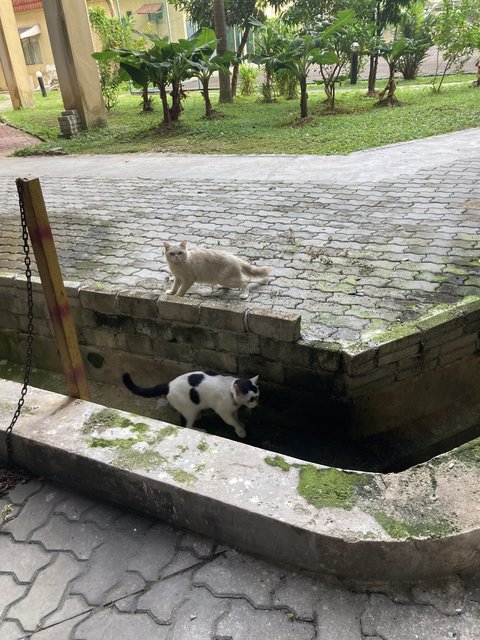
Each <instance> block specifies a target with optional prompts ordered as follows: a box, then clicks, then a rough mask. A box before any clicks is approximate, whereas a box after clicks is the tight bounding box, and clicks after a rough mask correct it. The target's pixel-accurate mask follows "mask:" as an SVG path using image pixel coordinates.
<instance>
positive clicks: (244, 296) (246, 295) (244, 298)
mask: <svg viewBox="0 0 480 640" xmlns="http://www.w3.org/2000/svg"><path fill="white" fill-rule="evenodd" d="M239 298H240V300H248V292H247V291H245V292H244V293H241V294H240V296H239Z"/></svg>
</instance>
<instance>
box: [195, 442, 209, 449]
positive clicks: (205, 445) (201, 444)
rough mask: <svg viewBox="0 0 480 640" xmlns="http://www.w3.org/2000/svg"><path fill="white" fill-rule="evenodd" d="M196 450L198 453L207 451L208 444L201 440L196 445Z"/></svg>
mask: <svg viewBox="0 0 480 640" xmlns="http://www.w3.org/2000/svg"><path fill="white" fill-rule="evenodd" d="M197 449H198V450H199V451H208V444H207V443H206V442H205V440H201V441H200V442H199V443H198V444H197Z"/></svg>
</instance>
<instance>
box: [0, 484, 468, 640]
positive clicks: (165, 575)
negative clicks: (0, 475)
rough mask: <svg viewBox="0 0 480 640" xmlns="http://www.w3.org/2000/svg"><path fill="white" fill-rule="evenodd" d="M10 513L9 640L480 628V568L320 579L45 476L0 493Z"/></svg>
mask: <svg viewBox="0 0 480 640" xmlns="http://www.w3.org/2000/svg"><path fill="white" fill-rule="evenodd" d="M2 509H3V511H2V513H3V514H4V518H6V521H4V522H3V524H0V637H1V638H2V640H21V639H22V640H23V639H26V638H32V639H33V640H69V639H75V640H99V639H100V638H102V640H134V639H137V638H138V639H140V638H141V640H314V639H316V640H367V639H368V640H451V639H455V640H478V637H479V634H480V578H479V577H478V576H470V577H468V576H463V577H459V576H451V577H449V578H447V579H442V580H438V581H436V582H429V583H421V584H415V585H389V586H388V585H382V586H372V585H369V586H368V587H364V588H362V587H361V586H353V585H348V584H346V583H344V582H340V581H338V580H336V579H333V578H328V577H327V576H320V577H316V578H311V577H308V576H306V575H302V574H298V573H294V572H292V571H290V570H288V569H286V568H280V567H276V566H274V565H272V564H269V563H266V562H263V561H261V560H257V559H254V558H252V557H250V556H248V555H245V554H242V553H238V552H237V551H235V550H233V549H230V548H228V547H224V546H219V545H216V544H215V543H214V542H213V541H212V540H208V539H205V538H201V537H199V536H197V535H194V534H192V533H189V532H187V531H181V530H174V529H172V528H170V527H168V526H165V525H163V524H160V523H158V522H155V521H153V520H151V519H149V518H145V517H142V516H140V515H137V514H134V513H131V512H127V511H124V510H121V509H117V508H116V507H114V506H112V505H107V504H102V503H100V502H98V501H96V500H91V499H89V498H86V497H84V496H81V495H77V494H75V493H73V492H70V491H65V490H64V489H63V488H61V487H58V486H55V485H53V484H50V483H48V482H46V481H44V480H33V481H31V482H29V483H28V484H25V485H17V487H16V488H15V489H14V490H13V491H12V492H11V493H10V495H9V496H8V497H7V498H6V499H3V500H2V499H0V510H2ZM9 512H10V515H8V513H9ZM365 577H366V578H367V579H368V576H365Z"/></svg>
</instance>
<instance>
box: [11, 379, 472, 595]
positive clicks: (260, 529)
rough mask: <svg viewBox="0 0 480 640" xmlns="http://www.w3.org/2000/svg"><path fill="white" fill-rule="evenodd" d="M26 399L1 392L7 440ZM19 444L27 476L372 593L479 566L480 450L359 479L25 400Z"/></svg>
mask: <svg viewBox="0 0 480 640" xmlns="http://www.w3.org/2000/svg"><path fill="white" fill-rule="evenodd" d="M20 389H21V385H20V384H18V383H15V382H11V381H6V380H2V381H0V423H1V427H0V431H1V432H3V433H5V431H6V428H7V425H8V424H9V422H10V418H11V416H12V415H13V412H14V410H15V406H16V403H17V399H18V397H19V395H20ZM294 437H295V433H294V430H293V427H292V438H294ZM12 443H13V450H14V460H15V462H16V463H17V464H19V465H22V466H25V467H26V468H28V469H30V470H31V471H32V472H35V473H38V474H42V475H45V476H47V477H49V478H51V479H52V480H55V481H57V482H61V483H64V484H65V485H67V486H70V487H72V488H74V489H75V490H78V491H82V492H85V493H88V494H92V495H95V496H97V497H99V498H102V499H107V500H110V501H112V502H115V503H117V504H120V505H124V506H127V507H129V508H134V509H137V510H138V511H141V512H145V513H148V514H150V515H153V516H155V517H158V518H159V519H161V520H163V521H165V522H167V523H169V524H172V525H176V526H181V527H186V528H189V529H191V530H193V531H196V532H199V533H202V534H205V535H208V536H210V537H213V538H215V539H216V540H218V541H220V542H224V543H228V544H229V545H233V546H236V547H238V548H240V549H243V550H246V551H249V552H250V553H253V554H257V555H260V556H262V557H265V558H268V559H272V560H274V561H276V562H279V563H282V564H287V565H290V566H293V567H297V568H300V569H306V570H308V571H311V572H314V573H330V574H334V575H338V576H340V577H348V578H349V579H352V580H358V581H362V582H366V581H367V582H372V583H374V582H381V581H382V582H383V581H390V580H391V581H393V580H409V581H413V580H419V579H424V578H428V577H433V576H442V575H447V574H451V573H455V572H458V571H462V570H465V569H468V570H474V569H475V568H479V567H480V554H479V553H478V548H479V543H480V506H479V505H480V500H479V494H480V441H479V440H475V441H472V442H471V443H469V444H468V445H464V446H463V447H460V448H458V449H455V450H453V451H452V452H450V453H448V454H443V455H442V456H438V457H437V458H434V459H433V460H432V461H430V462H429V463H425V464H421V465H418V466H416V467H413V468H411V469H408V470H406V471H404V472H402V473H399V474H386V475H382V474H374V473H359V472H352V471H345V470H338V469H334V468H328V467H322V466H321V465H316V464H311V463H305V462H303V461H301V460H297V459H295V458H290V457H288V456H284V457H280V456H278V455H275V454H272V453H270V452H268V451H265V450H262V449H258V448H255V447H251V446H249V445H246V444H244V443H242V442H236V441H232V440H226V439H224V438H220V437H217V436H213V435H209V434H206V433H202V432H199V431H195V430H191V429H182V428H180V427H178V426H175V425H171V424H168V423H165V422H161V421H158V420H154V419H151V418H145V417H141V416H139V415H135V414H132V413H127V412H122V411H118V410H114V409H110V408H107V407H103V406H101V405H98V404H94V403H90V402H84V401H81V400H75V399H72V398H68V397H66V396H62V395H60V394H56V393H52V392H48V391H44V390H40V389H36V388H30V389H29V391H28V394H27V396H26V402H25V406H24V409H23V411H22V415H21V417H20V418H19V420H18V423H17V425H16V426H15V428H14V431H13V436H12ZM5 458H6V446H5V438H4V437H1V439H0V459H3V460H5Z"/></svg>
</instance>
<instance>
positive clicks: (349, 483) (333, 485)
mask: <svg viewBox="0 0 480 640" xmlns="http://www.w3.org/2000/svg"><path fill="white" fill-rule="evenodd" d="M372 482H373V479H372V478H370V477H369V476H368V475H367V474H365V473H348V472H347V471H341V470H339V469H335V468H333V467H332V468H330V469H317V467H314V466H313V465H310V464H308V465H305V466H303V467H301V468H300V471H299V483H298V493H299V494H300V495H301V496H303V497H304V498H305V500H307V502H309V503H310V504H313V505H314V506H315V507H317V508H318V509H322V508H324V507H340V508H341V509H351V508H352V506H353V504H354V502H355V499H356V496H357V494H358V492H359V489H360V488H366V485H370V484H371V483H372Z"/></svg>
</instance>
